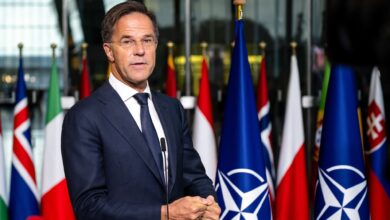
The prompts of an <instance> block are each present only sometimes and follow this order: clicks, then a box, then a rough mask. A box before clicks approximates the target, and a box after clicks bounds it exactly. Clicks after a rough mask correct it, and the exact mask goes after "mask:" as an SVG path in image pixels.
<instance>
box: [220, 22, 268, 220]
mask: <svg viewBox="0 0 390 220" xmlns="http://www.w3.org/2000/svg"><path fill="white" fill-rule="evenodd" d="M235 25H236V26H235V34H236V40H235V46H234V50H233V55H232V64H231V69H230V77H229V83H228V88H227V94H226V103H225V112H224V119H223V125H222V132H221V142H220V154H219V159H218V171H217V178H216V191H217V196H218V201H219V204H220V206H221V209H222V214H221V219H271V218H272V215H271V206H270V199H269V193H268V184H267V178H266V174H265V162H264V152H263V147H261V145H260V143H261V142H260V132H259V125H258V119H257V113H256V104H255V96H254V89H253V82H252V78H251V73H250V68H249V62H248V53H247V50H246V45H245V40H244V35H243V29H244V27H243V22H242V20H238V21H236V23H235Z"/></svg>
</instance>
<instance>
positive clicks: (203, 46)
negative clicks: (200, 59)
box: [200, 41, 208, 56]
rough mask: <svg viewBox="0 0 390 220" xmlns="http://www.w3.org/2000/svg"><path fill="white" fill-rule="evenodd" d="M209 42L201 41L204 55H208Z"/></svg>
mask: <svg viewBox="0 0 390 220" xmlns="http://www.w3.org/2000/svg"><path fill="white" fill-rule="evenodd" d="M207 46H208V44H207V42H205V41H203V42H202V43H200V47H201V48H202V54H203V56H206V50H207Z"/></svg>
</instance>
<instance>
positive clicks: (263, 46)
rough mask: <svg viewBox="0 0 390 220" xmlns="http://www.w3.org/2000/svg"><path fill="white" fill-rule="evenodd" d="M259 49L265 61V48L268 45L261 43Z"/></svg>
mask: <svg viewBox="0 0 390 220" xmlns="http://www.w3.org/2000/svg"><path fill="white" fill-rule="evenodd" d="M259 47H260V54H261V56H262V58H261V59H264V57H265V48H266V47H267V44H266V43H265V42H264V41H261V42H260V43H259Z"/></svg>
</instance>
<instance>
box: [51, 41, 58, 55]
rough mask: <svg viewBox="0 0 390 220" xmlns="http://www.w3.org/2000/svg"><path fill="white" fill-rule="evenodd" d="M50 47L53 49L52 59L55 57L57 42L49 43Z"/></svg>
mask: <svg viewBox="0 0 390 220" xmlns="http://www.w3.org/2000/svg"><path fill="white" fill-rule="evenodd" d="M50 47H51V49H52V50H53V54H52V57H53V59H55V57H56V47H57V44H55V43H52V44H50Z"/></svg>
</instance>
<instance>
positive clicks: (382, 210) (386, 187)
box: [366, 67, 390, 220]
mask: <svg viewBox="0 0 390 220" xmlns="http://www.w3.org/2000/svg"><path fill="white" fill-rule="evenodd" d="M367 137H368V151H367V152H366V154H367V156H368V157H367V160H368V161H367V162H368V167H369V169H368V193H369V203H370V211H371V219H372V220H381V219H390V181H389V176H388V175H386V168H388V167H389V165H390V164H389V162H388V160H387V149H386V146H387V134H386V117H385V106H384V103H383V93H382V86H381V81H380V72H379V69H378V68H376V67H375V68H374V70H373V71H372V75H371V84H370V94H369V97H368V111H367Z"/></svg>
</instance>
